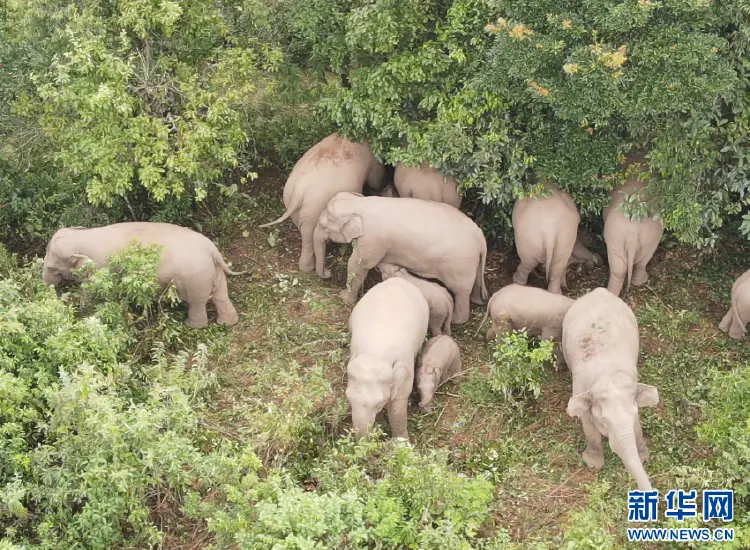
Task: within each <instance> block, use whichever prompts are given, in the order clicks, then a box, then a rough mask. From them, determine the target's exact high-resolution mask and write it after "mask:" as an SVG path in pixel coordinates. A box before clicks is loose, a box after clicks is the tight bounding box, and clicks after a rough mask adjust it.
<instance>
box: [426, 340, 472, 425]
mask: <svg viewBox="0 0 750 550" xmlns="http://www.w3.org/2000/svg"><path fill="white" fill-rule="evenodd" d="M460 377H461V351H460V350H459V349H458V344H456V341H455V340H454V339H453V338H451V337H450V336H448V335H446V334H443V335H442V336H435V337H434V338H431V339H430V340H429V342H427V343H426V344H425V346H424V349H423V350H422V354H421V355H420V356H419V359H418V360H417V388H419V395H420V399H419V408H420V410H421V411H422V412H430V410H431V407H430V406H429V404H430V402H431V401H432V398H433V397H434V396H435V391H436V390H437V389H438V388H439V387H440V386H441V385H443V384H444V383H445V382H447V381H448V380H456V381H458V380H459V379H460Z"/></svg>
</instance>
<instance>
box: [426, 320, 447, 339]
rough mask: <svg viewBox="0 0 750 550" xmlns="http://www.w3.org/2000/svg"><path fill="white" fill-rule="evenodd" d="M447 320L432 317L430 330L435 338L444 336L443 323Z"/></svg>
mask: <svg viewBox="0 0 750 550" xmlns="http://www.w3.org/2000/svg"><path fill="white" fill-rule="evenodd" d="M444 321H445V319H437V318H435V317H430V325H429V327H428V328H429V330H430V333H432V335H433V336H440V335H441V334H443V322H444Z"/></svg>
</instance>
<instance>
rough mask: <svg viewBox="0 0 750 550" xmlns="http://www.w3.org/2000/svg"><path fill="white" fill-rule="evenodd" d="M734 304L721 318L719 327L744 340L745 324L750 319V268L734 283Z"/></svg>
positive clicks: (732, 336) (733, 336)
mask: <svg viewBox="0 0 750 550" xmlns="http://www.w3.org/2000/svg"><path fill="white" fill-rule="evenodd" d="M731 300H732V305H731V307H730V308H729V311H727V314H726V315H725V316H724V318H723V319H722V320H721V324H719V329H721V330H722V331H724V332H727V333H729V336H730V337H731V338H734V339H735V340H742V339H743V338H744V337H745V325H746V324H747V322H748V321H750V270H747V271H745V273H743V274H742V275H740V277H739V278H738V279H737V280H736V281H735V282H734V284H733V285H732V299H731Z"/></svg>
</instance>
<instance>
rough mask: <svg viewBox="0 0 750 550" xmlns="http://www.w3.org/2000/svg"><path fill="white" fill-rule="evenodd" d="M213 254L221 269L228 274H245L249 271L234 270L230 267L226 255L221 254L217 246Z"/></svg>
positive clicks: (216, 263)
mask: <svg viewBox="0 0 750 550" xmlns="http://www.w3.org/2000/svg"><path fill="white" fill-rule="evenodd" d="M212 255H213V257H214V264H215V265H217V266H219V267H220V268H221V270H222V271H223V272H224V273H226V274H227V275H244V274H245V273H247V271H232V270H231V269H229V266H228V265H227V262H225V261H224V257H223V256H222V255H221V252H219V251H218V250H217V249H216V248H214V250H213V252H212Z"/></svg>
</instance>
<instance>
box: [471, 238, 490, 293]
mask: <svg viewBox="0 0 750 550" xmlns="http://www.w3.org/2000/svg"><path fill="white" fill-rule="evenodd" d="M486 262H487V241H485V240H484V234H482V250H481V251H480V252H479V263H478V264H477V275H476V279H475V280H474V286H478V287H479V290H480V296H481V297H482V300H484V301H487V299H488V298H489V297H490V293H489V292H487V285H486V284H485V283H484V266H485V263H486Z"/></svg>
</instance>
